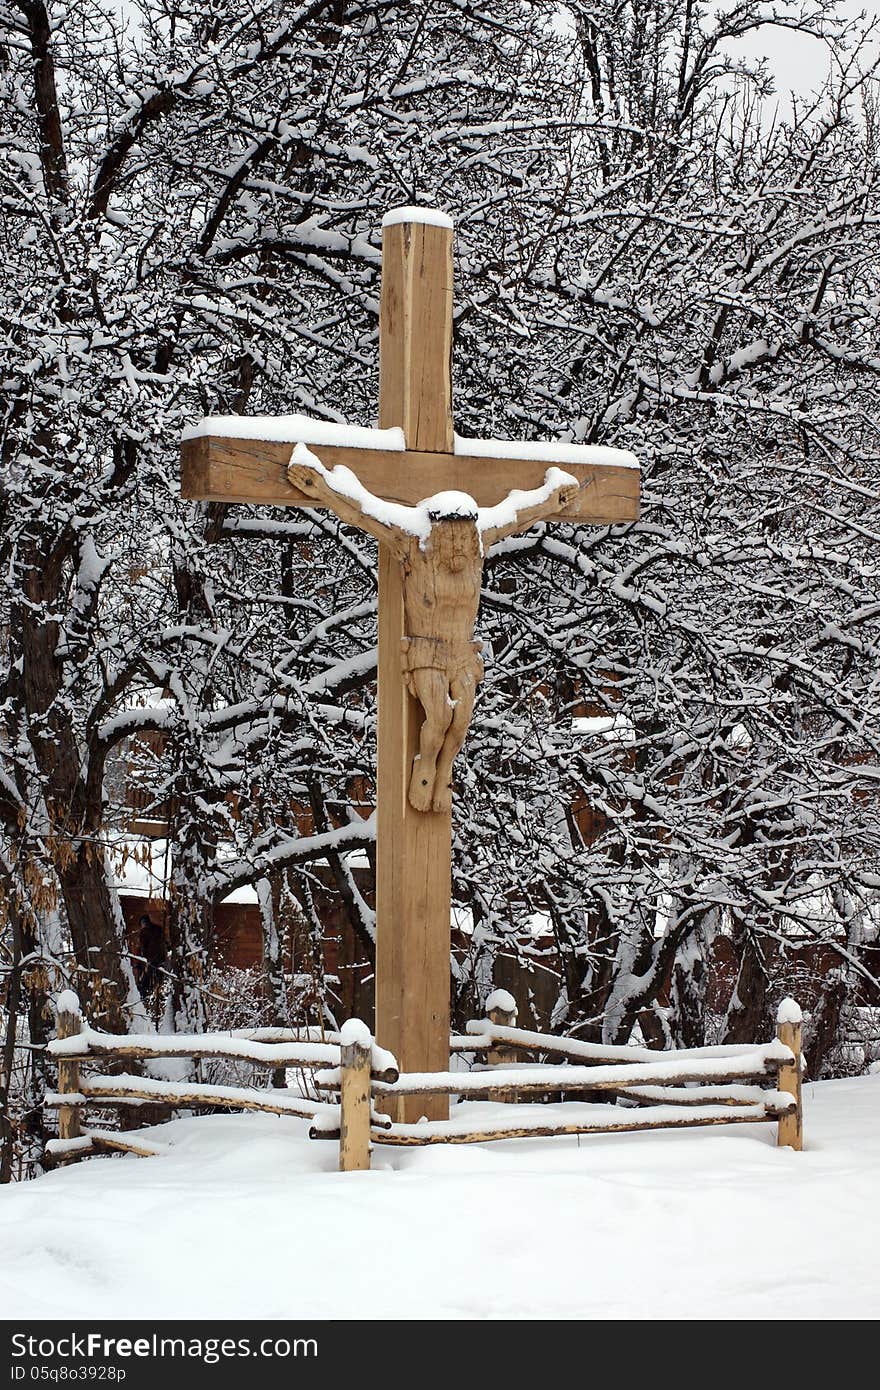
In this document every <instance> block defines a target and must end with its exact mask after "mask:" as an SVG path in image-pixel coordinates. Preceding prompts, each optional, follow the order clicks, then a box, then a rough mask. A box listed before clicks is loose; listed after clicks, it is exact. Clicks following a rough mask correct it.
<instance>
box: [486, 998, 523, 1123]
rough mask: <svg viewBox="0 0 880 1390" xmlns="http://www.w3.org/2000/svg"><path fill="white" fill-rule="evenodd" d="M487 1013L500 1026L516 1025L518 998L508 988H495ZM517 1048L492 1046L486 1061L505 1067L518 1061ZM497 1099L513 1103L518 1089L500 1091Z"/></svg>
mask: <svg viewBox="0 0 880 1390" xmlns="http://www.w3.org/2000/svg"><path fill="white" fill-rule="evenodd" d="M486 1013H487V1014H488V1016H489V1020H490V1022H492V1023H494V1024H496V1025H497V1026H498V1027H499V1028H515V1027H516V1000H515V999H514V997H513V995H512V994H508V992H507V990H506V989H496V990H493V991H492V993H491V994H490V995H489V998H488V999H487V1000H486ZM516 1057H517V1054H516V1048H515V1047H505V1046H504V1045H503V1044H500V1045H499V1046H498V1047H490V1048H489V1051H488V1052H487V1054H486V1061H487V1062H488V1064H489V1066H490V1067H505V1066H509V1065H510V1064H511V1063H512V1062H515V1061H516ZM495 1099H496V1100H499V1101H505V1102H508V1103H513V1102H514V1101H515V1100H516V1099H517V1093H516V1091H512V1090H511V1091H499V1092H498V1094H497V1095H496V1096H495Z"/></svg>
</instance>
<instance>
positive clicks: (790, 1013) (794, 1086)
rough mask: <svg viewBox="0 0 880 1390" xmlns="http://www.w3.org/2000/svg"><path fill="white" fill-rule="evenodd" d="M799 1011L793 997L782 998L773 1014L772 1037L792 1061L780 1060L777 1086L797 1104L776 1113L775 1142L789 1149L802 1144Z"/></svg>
mask: <svg viewBox="0 0 880 1390" xmlns="http://www.w3.org/2000/svg"><path fill="white" fill-rule="evenodd" d="M802 1018H803V1015H802V1014H801V1010H800V1005H799V1004H796V1003H795V1001H794V1000H793V999H783V1001H782V1003H781V1004H780V1005H779V1010H778V1012H777V1015H776V1036H777V1038H778V1039H779V1041H780V1042H781V1043H785V1046H786V1047H790V1048H791V1050H792V1052H793V1053H794V1061H793V1062H780V1064H779V1073H778V1081H777V1088H778V1089H779V1090H780V1091H784V1092H785V1093H786V1094H787V1095H790V1096H794V1098H795V1100H796V1102H797V1106H796V1108H795V1109H794V1110H789V1111H787V1112H786V1114H784V1115H780V1116H779V1120H778V1121H777V1125H776V1143H777V1145H778V1146H780V1147H781V1146H783V1145H786V1146H787V1147H788V1148H790V1149H798V1150H800V1149H802V1148H803V1146H804V1129H803V1105H802V1100H801V1022H802Z"/></svg>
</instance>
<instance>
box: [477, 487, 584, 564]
mask: <svg viewBox="0 0 880 1390" xmlns="http://www.w3.org/2000/svg"><path fill="white" fill-rule="evenodd" d="M579 491H580V485H579V483H578V482H577V479H575V478H573V477H572V476H571V474H570V473H563V472H561V470H560V469H558V468H548V469H547V472H546V473H545V474H544V485H543V487H539V488H533V489H532V490H531V492H521V491H516V492H511V493H509V494H508V496H507V497H506V498H505V500H504V501H503V502H500V503H499V504H498V505H497V506H495V507H491V508H488V509H485V510H484V511H483V512H482V513H481V517H480V534H481V535H482V538H483V549H484V550H488V549H489V547H490V545H494V544H495V542H496V541H501V540H504V538H505V536H515V535H516V534H517V533H518V532H519V531H527V530H528V529H529V527H530V526H534V524H535V522H536V521H543V520H544V517H545V516H553V515H554V514H555V513H556V512H562V511H565V509H566V507H569V506H571V504H572V502H573V501H574V499H575V497H577V494H578V492H579ZM511 505H513V507H514V514H513V518H512V519H511V520H509V521H508V520H506V519H505V520H503V521H500V522H499V524H498V525H493V524H492V513H493V512H495V513H498V514H499V515H502V514H504V513H505V512H507V513H508V514H509V511H510V506H511ZM484 517H485V520H486V521H487V522H488V523H489V524H488V525H484V524H483V518H484Z"/></svg>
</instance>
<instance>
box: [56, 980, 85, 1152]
mask: <svg viewBox="0 0 880 1390" xmlns="http://www.w3.org/2000/svg"><path fill="white" fill-rule="evenodd" d="M81 1032H82V1014H81V1013H80V1008H79V1000H78V998H77V997H76V995H75V994H74V992H73V990H72V989H66V990H65V991H64V992H63V994H61V995H60V996H59V999H58V1028H57V1036H58V1037H59V1038H75V1037H76V1036H77V1035H78V1034H79V1033H81ZM78 1091H79V1058H77V1059H76V1060H73V1059H71V1060H70V1061H65V1060H64V1058H59V1059H58V1092H59V1094H60V1095H75V1094H76V1093H77V1092H78ZM58 1137H59V1139H79V1138H81V1137H82V1130H81V1129H80V1123H79V1106H78V1105H62V1106H59V1109H58Z"/></svg>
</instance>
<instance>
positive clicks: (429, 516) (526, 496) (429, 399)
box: [181, 208, 639, 1122]
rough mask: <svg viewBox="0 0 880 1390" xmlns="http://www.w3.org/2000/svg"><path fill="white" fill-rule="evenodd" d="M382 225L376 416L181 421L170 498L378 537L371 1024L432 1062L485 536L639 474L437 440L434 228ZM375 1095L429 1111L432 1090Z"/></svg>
mask: <svg viewBox="0 0 880 1390" xmlns="http://www.w3.org/2000/svg"><path fill="white" fill-rule="evenodd" d="M382 225H383V243H382V298H381V309H380V334H379V383H380V384H379V426H380V428H379V429H377V430H364V429H359V428H351V427H348V426H341V425H332V424H327V423H325V422H323V421H320V420H309V419H308V418H306V417H304V416H301V415H293V416H288V417H284V418H281V419H274V418H265V419H260V418H258V417H254V418H251V419H244V418H242V417H231V418H228V419H227V418H225V417H213V418H211V419H208V420H205V421H202V422H201V424H200V425H197V426H196V427H194V428H193V429H190V430H188V431H187V433H186V436H185V438H184V441H183V448H182V456H181V461H182V467H181V475H182V476H181V491H182V494H183V496H184V497H193V498H199V499H201V500H203V501H213V502H249V503H261V502H262V503H268V504H272V505H275V506H279V505H280V506H300V507H315V506H319V507H327V508H329V509H330V510H332V511H334V512H335V513H336V514H337V515H338V516H339V517H341V518H342V519H343V520H344V521H346V522H350V523H351V524H353V525H355V526H358V527H360V528H361V529H362V530H364V531H367V532H369V533H370V534H372V535H374V536H376V537H377V538H378V540H379V543H380V544H379V663H378V665H379V758H378V787H377V824H378V830H377V883H376V925H377V944H376V950H377V959H376V1031H377V1035H378V1037H379V1039H380V1040H381V1042H382V1045H383V1046H385V1047H387V1048H389V1049H390V1050H391V1051H392V1052H394V1054H395V1056H396V1057H397V1058H398V1060H399V1062H400V1065H401V1067H402V1069H403V1070H405V1071H408V1072H429V1071H445V1070H447V1068H448V1064H449V946H450V940H449V937H450V896H451V855H452V849H451V843H452V840H451V823H450V810H451V768H452V760H453V759H454V757H455V756H456V754H457V752H458V750H459V748H460V747H461V744H462V742H463V740H464V736H465V732H466V730H467V725H468V723H469V720H470V716H471V711H472V708H473V702H474V693H475V690H476V686H477V683H478V682H479V680H480V678H481V676H482V672H483V663H482V657H481V655H480V646H481V644H480V643H479V642H478V641H476V640H475V639H474V627H475V623H476V617H477V605H478V602H479V592H480V577H481V572H482V561H483V553H484V549H485V548H487V546H489V545H491V544H492V542H493V541H494V540H497V539H500V538H501V537H502V536H505V535H511V534H514V533H516V532H517V531H524V530H526V529H527V528H528V527H529V526H531V525H533V524H534V522H536V521H539V520H542V521H579V522H582V523H591V524H608V523H612V522H621V521H633V520H635V519H636V517H637V516H638V506H639V471H638V464H637V462H636V460H635V458H634V457H633V455H632V454H629V453H627V452H626V451H624V450H615V449H605V448H602V449H600V448H592V447H588V446H582V445H576V444H571V443H567V442H562V443H558V444H552V443H548V444H546V445H545V444H535V443H533V442H530V443H522V444H518V443H515V442H514V441H510V440H482V441H475V440H474V441H471V440H464V439H460V438H458V437H456V435H455V433H454V430H453V423H452V376H451V352H452V282H453V274H452V222H451V220H450V219H449V218H448V217H447V216H446V214H444V213H440V212H438V211H437V210H435V209H431V208H399V209H395V210H392V211H391V212H389V213H387V214H386V216H385V218H384V220H383V224H382ZM292 446H294V447H293V449H292ZM292 453H293V454H294V455H295V457H294V458H292V457H291V455H292ZM563 468H564V472H562V471H561V469H563ZM450 494H452V496H450ZM392 1105H393V1109H394V1118H395V1119H397V1120H398V1121H401V1122H407V1121H413V1120H417V1119H418V1118H419V1117H420V1116H422V1115H423V1114H427V1116H428V1118H429V1119H432V1120H437V1119H442V1118H444V1117H445V1116H446V1115H447V1114H448V1099H447V1098H446V1097H445V1096H434V1097H431V1098H428V1097H419V1096H401V1097H399V1098H397V1099H396V1100H395V1101H394V1102H393V1103H392Z"/></svg>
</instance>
